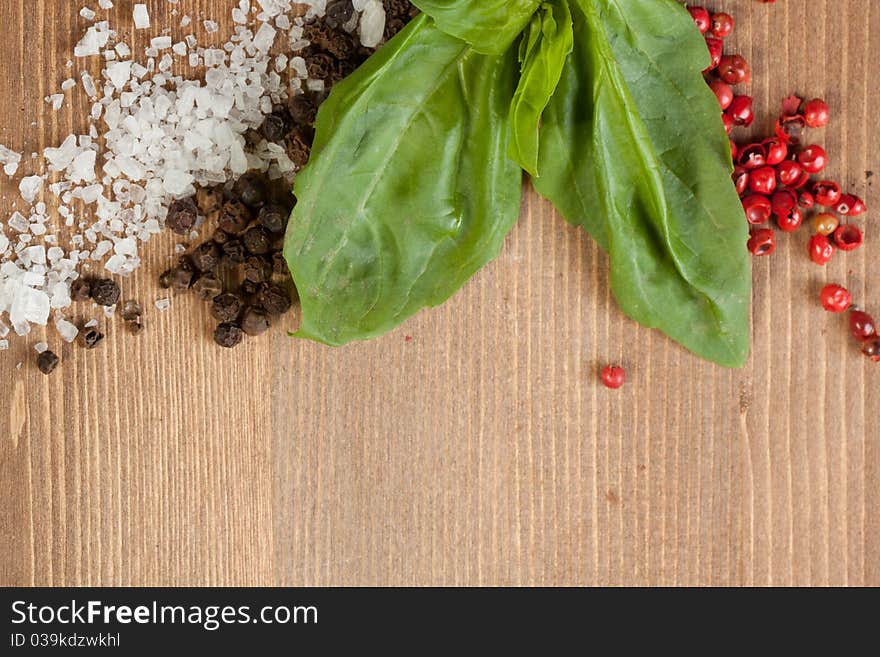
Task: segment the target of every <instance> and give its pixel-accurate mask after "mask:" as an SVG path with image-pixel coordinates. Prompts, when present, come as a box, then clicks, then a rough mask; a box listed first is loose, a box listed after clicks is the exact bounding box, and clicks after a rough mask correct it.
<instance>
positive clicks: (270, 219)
mask: <svg viewBox="0 0 880 657" xmlns="http://www.w3.org/2000/svg"><path fill="white" fill-rule="evenodd" d="M289 215H290V212H289V211H288V210H287V208H285V207H284V206H283V205H280V204H278V203H269V204H268V205H266V206H265V207H264V208H263V209H262V210H260V214H259V215H257V221H259V222H260V225H261V226H262V227H263V228H265V229H266V230H268V231H269V232H270V233H282V232H284V229H285V228H286V227H287V218H288V216H289Z"/></svg>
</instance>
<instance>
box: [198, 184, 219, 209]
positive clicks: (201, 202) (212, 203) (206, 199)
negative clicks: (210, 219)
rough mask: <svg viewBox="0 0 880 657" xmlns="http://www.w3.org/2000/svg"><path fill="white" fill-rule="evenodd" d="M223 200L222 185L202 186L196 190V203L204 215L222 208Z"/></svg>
mask: <svg viewBox="0 0 880 657" xmlns="http://www.w3.org/2000/svg"><path fill="white" fill-rule="evenodd" d="M223 202H224V199H223V188H222V187H202V188H200V189H199V191H197V192H196V205H197V206H198V208H199V211H200V212H201V213H202V214H203V215H205V216H208V215H210V214H211V213H213V212H216V211H217V210H219V209H220V208H222V207H223Z"/></svg>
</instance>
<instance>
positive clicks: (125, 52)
mask: <svg viewBox="0 0 880 657" xmlns="http://www.w3.org/2000/svg"><path fill="white" fill-rule="evenodd" d="M114 50H116V54H117V55H119V56H120V57H128V56H130V55H131V48H129V47H128V44H127V43H124V42H123V41H120V42H119V43H117V44H116V46H115V47H114Z"/></svg>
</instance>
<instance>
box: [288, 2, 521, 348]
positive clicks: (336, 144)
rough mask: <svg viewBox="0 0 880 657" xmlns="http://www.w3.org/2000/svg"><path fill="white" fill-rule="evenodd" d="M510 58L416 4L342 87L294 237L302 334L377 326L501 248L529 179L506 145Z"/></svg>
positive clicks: (323, 129)
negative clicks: (461, 35) (481, 48)
mask: <svg viewBox="0 0 880 657" xmlns="http://www.w3.org/2000/svg"><path fill="white" fill-rule="evenodd" d="M515 64H516V61H515V53H513V51H510V52H509V53H508V54H507V55H506V56H504V57H492V56H486V55H481V54H479V53H477V52H475V51H474V50H473V49H472V48H470V47H469V46H468V45H467V44H466V43H465V42H463V41H460V40H459V39H456V38H454V37H451V36H449V35H447V34H446V33H444V32H442V31H441V30H440V29H438V28H437V26H436V25H435V24H434V22H433V21H432V20H430V19H429V18H428V17H427V16H421V17H419V18H417V19H416V20H414V21H413V22H412V23H410V25H409V26H407V28H406V29H405V30H404V31H403V32H401V33H400V34H399V35H397V37H395V38H394V39H393V40H392V41H391V42H389V43H388V44H386V45H385V46H384V47H383V48H382V49H381V50H380V51H379V52H377V53H376V54H375V55H374V56H373V57H371V58H370V60H369V61H368V62H367V63H366V64H365V65H364V66H362V67H361V68H360V69H358V70H357V71H356V72H355V73H354V74H353V75H352V76H350V77H349V78H347V79H346V80H344V81H343V82H341V83H340V84H338V85H337V86H335V87H334V89H333V92H332V93H331V95H330V97H329V98H328V100H327V101H326V102H325V103H324V105H322V107H321V110H320V112H319V114H318V122H317V135H316V140H315V144H316V149H315V151H314V153H313V156H312V159H311V161H310V163H309V164H308V166H307V167H306V168H305V169H304V170H303V171H301V172H300V173H299V175H298V176H297V179H296V186H295V193H296V196H297V199H298V203H297V206H296V209H295V210H294V212H293V215H292V217H291V222H290V226H289V228H288V234H287V238H286V243H285V257H286V258H287V261H288V263H289V266H290V270H291V272H292V274H293V278H294V281H295V283H296V286H297V290H298V291H299V294H300V299H301V303H302V312H303V320H302V326H301V328H300V331H299V332H298V333H297V335H298V336H300V337H306V338H311V339H314V340H318V341H320V342H324V343H327V344H331V345H340V344H344V343H347V342H350V341H352V340H358V339H366V338H370V337H375V336H377V335H380V334H382V333H384V332H386V331H388V330H390V329H392V328H394V327H395V326H397V325H398V324H400V323H401V322H402V321H403V320H405V319H406V318H408V317H410V316H411V315H413V314H414V313H416V312H417V311H419V310H420V309H421V308H423V307H426V306H435V305H438V304H440V303H442V302H444V301H445V300H446V299H448V298H449V297H450V296H451V295H452V294H453V293H455V292H456V291H457V290H458V289H459V288H460V287H461V286H462V285H463V284H464V283H465V282H466V281H467V280H468V279H469V278H470V277H471V276H472V275H473V274H474V273H475V272H476V271H477V270H479V269H480V268H481V267H482V266H483V265H485V264H486V263H487V262H488V261H489V260H491V259H492V258H494V257H496V256H497V255H498V252H499V251H500V249H501V246H502V243H503V241H504V238H505V236H506V235H507V233H508V232H509V231H510V228H511V227H512V226H513V224H514V223H515V222H516V220H517V217H518V215H519V207H520V196H521V189H522V171H521V170H520V168H519V167H518V166H517V165H516V163H514V162H512V161H511V160H509V159H508V158H507V157H506V149H507V143H508V138H509V124H508V110H509V107H510V101H511V98H512V97H513V84H514V79H515V76H516V71H515Z"/></svg>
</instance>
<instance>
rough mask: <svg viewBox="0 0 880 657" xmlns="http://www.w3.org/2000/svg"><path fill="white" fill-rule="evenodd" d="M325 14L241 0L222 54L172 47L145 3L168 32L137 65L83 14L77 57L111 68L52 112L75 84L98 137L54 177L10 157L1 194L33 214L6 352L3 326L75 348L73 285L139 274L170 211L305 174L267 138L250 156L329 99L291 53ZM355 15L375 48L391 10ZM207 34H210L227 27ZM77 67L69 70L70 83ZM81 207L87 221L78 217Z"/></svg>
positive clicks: (24, 234) (18, 258)
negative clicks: (282, 113)
mask: <svg viewBox="0 0 880 657" xmlns="http://www.w3.org/2000/svg"><path fill="white" fill-rule="evenodd" d="M168 2H169V4H177V1H176V0H168ZM326 4H327V0H311V1H308V0H306V1H303V2H298V3H295V2H293V1H292V0H255V1H254V2H250V1H249V0H241V2H239V3H237V6H236V7H234V9H233V10H232V18H233V21H234V23H235V33H234V34H233V35H232V37H231V38H230V40H229V41H228V42H227V43H225V44H224V45H223V46H222V47H202V46H200V45H199V44H198V42H197V40H196V37H195V36H193V35H191V34H190V35H187V36H184V37H183V38H182V39H180V40H175V39H173V38H172V37H171V36H169V35H168V34H167V32H168V30H164V31H163V30H162V29H161V28H162V26H158V25H156V20H155V19H151V17H150V16H149V13H148V12H147V8H146V5H141V4H136V5H134V10H133V16H132V20H133V22H134V24H135V27H136V28H137V29H139V30H146V29H151V30H153V31H155V32H159V34H157V35H156V36H155V37H154V38H153V39H152V40H151V41H150V45H149V47H148V48H146V49H145V51H144V57H142V58H137V57H133V56H132V49H131V48H130V47H129V46H128V45H127V44H125V43H124V42H123V41H121V40H120V38H119V35H118V34H117V32H116V31H114V29H113V28H112V26H111V25H110V23H109V21H107V20H97V19H98V18H99V17H100V16H99V13H97V12H95V11H94V10H93V9H90V8H88V7H86V8H84V9H83V11H82V12H81V13H80V15H81V16H83V18H85V19H86V20H88V21H91V22H92V24H91V25H90V26H89V27H88V29H87V30H86V32H85V34H84V35H83V36H82V38H81V39H80V40H79V42H78V43H77V44H76V46H75V48H74V58H75V59H76V60H77V61H83V62H85V61H89V59H90V58H93V57H101V58H102V60H103V63H104V64H103V70H102V73H101V78H100V79H98V80H96V79H94V78H93V77H92V76H91V75H90V74H89V73H88V72H86V71H83V72H82V73H80V74H78V75H71V77H70V78H69V79H67V80H65V81H63V82H61V83H60V86H61V90H62V93H60V94H52V95H50V96H49V97H48V98H47V102H49V106H50V107H52V108H55V109H58V108H60V107H61V106H62V104H63V101H64V98H65V96H64V94H63V92H65V91H69V90H72V88H73V86H74V85H78V89H77V91H78V92H81V93H85V94H86V95H87V96H88V97H89V98H90V99H91V101H92V106H91V112H90V115H89V117H88V118H89V129H88V131H87V132H86V133H85V134H80V135H69V136H68V137H67V138H66V139H65V140H63V142H62V143H61V144H60V145H58V146H57V147H54V148H47V149H46V150H45V151H43V153H42V160H43V161H44V162H45V165H46V166H45V171H46V173H33V172H27V173H26V174H25V175H23V176H22V177H21V178H20V179H18V182H17V184H16V182H15V180H13V178H12V177H13V176H17V175H18V174H20V173H25V172H22V171H21V169H23V168H25V165H24V164H23V162H22V155H21V154H19V153H16V152H14V151H12V150H10V149H9V148H7V147H5V146H0V165H2V166H3V171H4V173H5V175H6V176H7V179H6V180H0V188H4V189H8V188H10V187H11V188H13V189H16V190H17V192H18V194H19V196H20V198H21V200H22V201H23V202H24V207H23V209H21V208H22V204H21V203H18V204H17V206H18V207H19V208H20V210H17V211H15V212H13V213H12V214H11V215H9V216H8V217H6V219H5V222H3V223H0V350H2V349H4V348H6V347H7V346H8V341H7V340H5V339H3V338H6V337H7V335H8V334H9V333H10V328H9V326H8V325H7V323H6V321H8V323H9V325H11V327H12V330H14V332H15V333H17V334H18V335H22V336H23V335H27V334H28V333H29V332H30V330H31V326H32V325H41V326H42V325H46V324H48V323H49V321H50V317H52V319H53V324H54V325H55V327H56V329H57V330H58V332H59V334H60V335H61V337H62V339H64V340H66V341H68V342H70V341H72V340H74V338H76V335H77V329H76V327H75V326H74V325H73V324H72V323H71V322H70V321H68V320H67V319H65V317H64V310H65V309H66V308H68V307H69V306H70V305H71V296H70V285H71V283H72V282H73V281H74V280H76V279H77V278H78V277H79V276H80V273H82V272H84V271H86V270H91V271H92V272H95V271H96V270H99V269H101V268H103V269H105V270H106V272H108V273H109V274H114V275H127V274H129V273H131V272H132V271H134V270H135V269H136V268H137V267H138V266H139V264H140V257H139V250H140V249H141V248H142V246H143V244H144V243H145V242H147V241H148V240H149V239H150V237H151V236H152V235H155V234H157V233H159V232H161V231H162V229H163V226H164V221H165V218H166V214H167V209H168V205H169V203H170V202H171V201H172V200H174V199H177V198H183V197H186V196H189V195H191V194H193V193H194V191H195V186H196V185H205V186H212V185H217V184H222V183H225V182H227V181H230V180H234V179H236V178H237V177H238V176H240V175H241V174H242V173H244V172H245V171H248V170H251V169H256V170H260V171H263V172H266V173H267V174H268V175H269V177H270V178H273V179H278V178H285V179H288V180H289V179H291V178H292V177H293V175H294V174H295V169H296V167H295V165H294V163H293V162H291V160H290V159H289V158H288V157H287V155H286V153H285V150H284V148H283V147H282V146H280V145H278V144H271V143H268V142H266V141H265V140H263V141H261V142H258V143H257V144H256V145H255V146H254V147H252V148H248V149H247V150H246V144H245V133H246V132H248V131H249V130H252V129H256V128H258V127H259V126H260V125H261V124H262V122H263V119H264V117H265V116H266V115H268V114H270V113H271V112H272V111H273V106H274V105H277V104H279V103H281V102H284V101H286V100H287V99H288V98H289V97H290V96H293V95H295V94H297V93H298V92H299V91H300V90H301V89H304V88H308V89H310V90H313V91H320V90H321V89H322V87H323V81H321V80H309V79H307V73H306V66H305V62H304V60H303V59H302V57H298V56H292V57H291V56H289V54H291V53H292V54H295V53H296V52H297V51H300V50H302V49H303V48H305V47H306V46H307V45H308V42H307V41H305V40H304V39H303V38H302V35H303V28H302V25H303V18H301V17H297V14H302V13H303V10H305V9H307V10H308V13H307V15H306V18H311V17H312V16H323V14H324V11H325V9H326ZM297 5H300V6H299V7H297ZM303 5H304V7H303ZM353 5H354V8H355V10H356V12H355V14H354V15H353V17H352V19H351V21H350V22H349V24H347V25H346V26H345V28H346V29H347V30H348V31H351V32H353V31H355V30H358V33H359V35H360V41H361V43H362V44H363V45H364V46H367V47H374V46H375V45H377V44H378V43H379V42H380V41H381V39H382V35H383V31H384V27H385V11H384V9H383V7H382V2H381V1H380V0H354V1H353ZM112 7H113V2H111V1H110V0H99V2H98V10H99V12H104V11H107V10H109V9H111V8H112ZM297 10H300V11H297ZM172 13H173V14H175V15H176V11H175V12H172ZM194 20H195V19H194V18H193V17H190V16H180V18H179V27H178V26H175V27H177V28H178V29H177V31H180V28H186V27H187V26H188V25H191V24H192V23H193V22H194ZM205 24H206V27H207V29H208V31H209V33H210V31H211V29H212V28H214V26H216V23H214V24H211V22H210V21H205ZM270 51H271V52H270ZM276 51H277V52H281V51H284V52H286V53H288V54H277V55H275V54H273V53H274V52H276ZM174 65H185V66H189V67H192V68H196V67H199V71H198V72H204V75H203V79H200V77H197V76H196V75H195V74H196V71H194V72H193V77H192V79H188V78H186V77H182V76H178V75H174V74H173V73H172V67H173V66H174ZM74 67H75V64H73V65H72V66H71V65H69V66H68V68H69V69H70V70H71V73H72V69H73V68H74ZM201 67H204V68H201ZM43 111H46V109H43ZM101 139H103V144H102V143H101ZM35 162H36V163H39V160H35ZM38 171H42V169H40V168H38ZM4 195H5V194H4ZM77 208H84V209H85V212H84V214H85V216H87V217H88V220H86V221H80V220H78V219H77V215H78V214H79V213H78V212H77ZM4 223H5V225H4ZM4 317H5V319H6V321H4Z"/></svg>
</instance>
